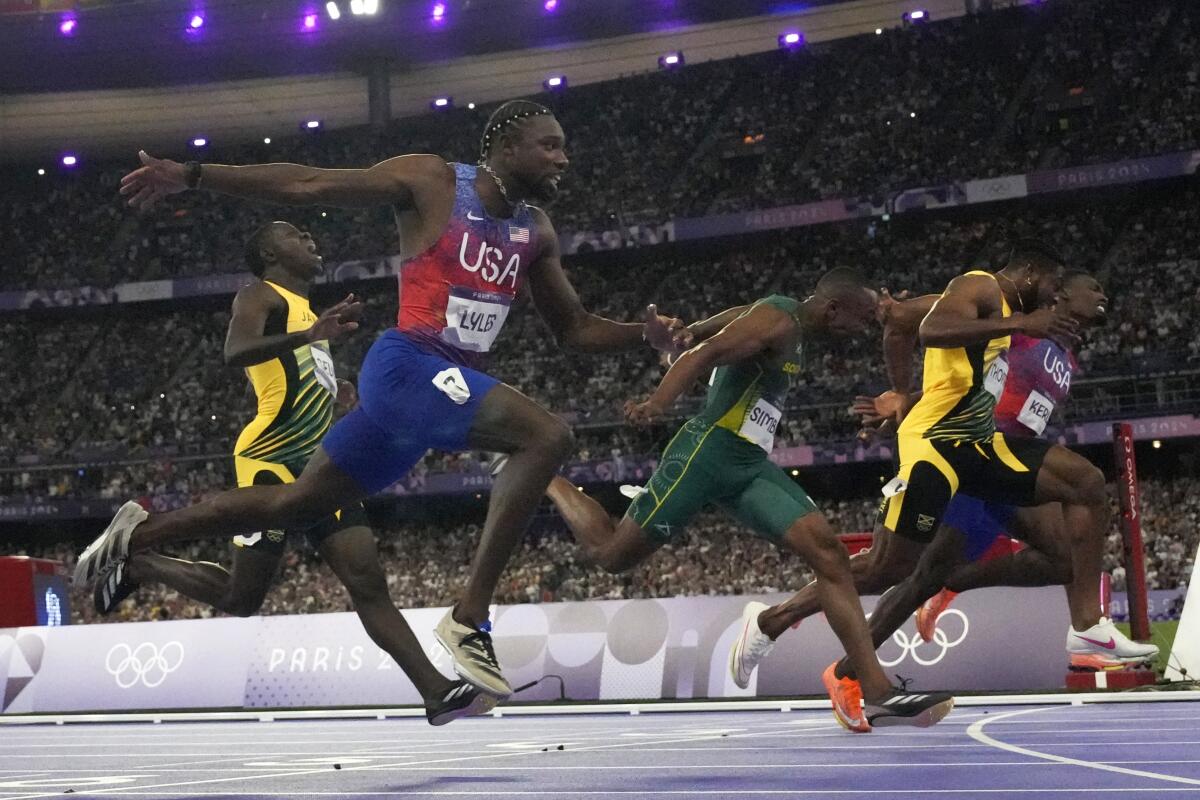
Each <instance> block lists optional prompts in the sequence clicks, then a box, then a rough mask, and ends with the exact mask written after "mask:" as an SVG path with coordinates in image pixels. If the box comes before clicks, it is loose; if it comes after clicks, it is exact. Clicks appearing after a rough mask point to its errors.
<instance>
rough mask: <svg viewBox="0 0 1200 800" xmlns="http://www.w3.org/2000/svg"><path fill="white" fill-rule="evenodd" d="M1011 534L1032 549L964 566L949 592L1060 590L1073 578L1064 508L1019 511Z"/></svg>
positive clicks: (1050, 505) (953, 576) (950, 583)
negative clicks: (1015, 588) (997, 588)
mask: <svg viewBox="0 0 1200 800" xmlns="http://www.w3.org/2000/svg"><path fill="white" fill-rule="evenodd" d="M1008 527H1009V528H1010V530H1009V533H1011V534H1012V535H1013V536H1014V537H1016V538H1018V539H1020V540H1021V541H1023V542H1025V543H1026V544H1028V545H1029V547H1027V548H1025V549H1024V550H1021V551H1019V552H1017V553H1013V554H1011V555H1005V556H1000V557H999V558H993V559H989V560H987V561H974V562H972V563H970V564H964V565H963V566H961V567H959V568H958V569H956V570H954V572H953V573H952V574H951V575H950V576H949V577H948V578H946V588H947V589H949V590H951V591H953V592H966V591H969V590H971V589H981V588H983V587H986V586H1057V585H1059V584H1065V583H1069V582H1070V581H1071V577H1072V568H1071V552H1070V548H1069V547H1068V546H1067V541H1066V535H1065V533H1064V532H1063V514H1062V506H1060V505H1059V504H1058V503H1048V504H1046V505H1044V506H1033V507H1031V508H1021V509H1017V511H1016V513H1015V514H1014V515H1013V519H1012V521H1011V522H1010V523H1009V526H1008Z"/></svg>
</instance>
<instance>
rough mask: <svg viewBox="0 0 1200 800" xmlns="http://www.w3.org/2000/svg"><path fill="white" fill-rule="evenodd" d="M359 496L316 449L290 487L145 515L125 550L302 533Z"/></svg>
mask: <svg viewBox="0 0 1200 800" xmlns="http://www.w3.org/2000/svg"><path fill="white" fill-rule="evenodd" d="M364 496H365V492H363V490H362V488H361V487H360V486H359V485H358V484H357V483H356V482H355V481H354V479H353V478H351V477H350V476H348V475H346V474H345V473H344V472H342V471H341V470H340V469H338V468H337V467H336V466H335V465H334V463H333V462H332V461H330V460H329V456H328V455H327V454H326V453H325V449H324V448H323V447H318V448H317V450H316V452H315V453H313V456H312V458H310V459H309V461H308V465H307V466H305V468H304V472H302V473H300V477H298V478H297V479H296V481H295V483H282V484H275V485H267V486H246V487H243V488H240V489H232V490H230V491H228V492H222V493H221V494H218V495H215V496H213V497H210V498H209V499H207V500H205V501H204V502H202V503H197V504H196V505H194V506H188V507H187V508H181V509H179V510H178V511H168V512H166V513H164V514H152V515H150V517H149V518H148V519H147V520H146V521H145V522H143V523H141V524H140V525H138V526H137V527H136V528H134V530H133V535H132V536H131V537H130V540H129V551H130V552H131V553H138V552H141V551H144V550H155V549H158V548H160V547H162V546H163V545H165V544H168V543H170V542H185V541H188V540H191V539H205V538H210V537H215V536H230V535H234V534H239V533H250V532H252V531H258V530H263V529H266V528H305V527H308V526H309V525H311V524H312V523H314V522H316V521H318V520H320V519H321V518H322V517H324V516H326V515H328V514H332V513H334V512H335V511H337V510H338V509H339V508H342V507H343V506H349V505H353V504H354V503H357V502H359V501H360V500H362V498H363V497H364Z"/></svg>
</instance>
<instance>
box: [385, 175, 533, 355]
mask: <svg viewBox="0 0 1200 800" xmlns="http://www.w3.org/2000/svg"><path fill="white" fill-rule="evenodd" d="M451 166H453V167H454V175H455V192H454V210H453V211H451V212H450V221H449V222H448V223H447V224H446V229H445V230H444V231H442V235H441V236H440V237H439V238H438V240H437V241H436V242H434V243H433V245H431V246H430V247H429V248H428V249H427V250H425V252H423V253H421V254H420V255H417V256H414V257H413V258H411V259H409V260H408V261H406V262H405V263H404V265H403V266H402V267H401V268H400V275H399V276H398V282H399V290H400V310H399V312H398V313H397V315H396V327H397V328H398V329H399V330H400V331H401V332H402V333H404V334H405V335H406V336H408V337H409V338H410V339H412V340H414V341H415V342H416V343H417V344H419V345H420V346H422V347H424V348H425V349H428V350H430V351H432V352H434V353H437V354H439V355H441V356H444V357H445V358H447V359H449V360H450V361H453V362H454V363H456V364H461V365H463V366H468V367H478V366H480V364H481V362H482V361H483V358H484V355H483V354H485V353H487V352H488V351H489V350H491V348H492V345H493V344H494V343H495V341H496V336H497V335H498V334H499V333H500V329H501V327H503V325H504V320H505V319H507V317H508V311H509V308H510V307H511V306H512V302H513V299H514V298H515V297H516V296H517V292H518V291H519V290H520V288H521V285H522V284H523V283H524V282H525V275H526V273H527V272H528V270H529V268H530V266H531V265H532V264H533V260H534V258H535V257H536V256H537V253H538V236H537V231H536V230H535V227H534V218H533V212H532V211H531V210H530V209H529V207H528V206H527V205H525V204H524V203H518V204H517V207H516V209H515V210H514V212H513V215H512V217H511V218H509V219H498V218H496V217H491V216H489V215H488V213H487V211H485V210H484V208H483V201H482V200H480V198H479V193H478V192H477V191H475V176H476V173H477V171H478V170H477V168H476V167H474V166H471V165H469V164H453V165H451Z"/></svg>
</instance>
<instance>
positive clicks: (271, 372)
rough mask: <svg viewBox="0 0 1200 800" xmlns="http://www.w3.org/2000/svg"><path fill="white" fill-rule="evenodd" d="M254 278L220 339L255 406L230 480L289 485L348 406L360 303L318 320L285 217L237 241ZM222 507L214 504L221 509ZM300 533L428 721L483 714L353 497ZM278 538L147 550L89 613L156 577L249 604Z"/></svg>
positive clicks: (265, 581) (300, 249)
mask: <svg viewBox="0 0 1200 800" xmlns="http://www.w3.org/2000/svg"><path fill="white" fill-rule="evenodd" d="M246 256H247V261H248V263H249V265H250V268H251V271H252V272H253V273H254V275H255V277H256V278H257V280H256V281H254V282H253V283H251V284H250V285H248V286H246V287H244V288H243V289H242V290H241V291H240V292H238V294H237V297H236V298H234V301H233V315H232V318H231V319H230V321H229V332H228V335H227V337H226V340H225V361H226V363H227V364H229V365H231V366H235V367H242V368H244V369H245V372H246V375H247V377H248V378H249V379H250V384H251V386H253V388H254V393H255V395H256V396H257V398H258V413H257V414H256V415H255V417H254V419H253V420H251V421H250V423H249V424H248V425H247V426H246V427H245V429H244V430H243V431H242V434H241V436H239V437H238V440H237V444H236V445H235V446H234V468H235V470H236V472H237V481H238V485H239V486H252V485H263V484H281V483H292V482H294V481H295V480H296V479H297V478H298V477H299V476H300V474H301V472H303V471H304V468H305V464H306V463H307V462H308V460H309V458H310V457H311V456H312V455H313V453H314V452H315V451H316V450H317V446H318V445H319V444H320V442H321V439H322V437H323V436H325V434H326V432H327V431H328V430H329V427H330V424H331V422H332V421H333V406H334V402H335V400H336V401H337V402H338V403H339V404H340V405H344V406H352V405H354V401H355V398H354V387H353V386H352V385H350V384H349V383H348V382H346V381H339V380H338V379H337V378H336V376H335V374H334V369H333V360H332V359H331V358H330V355H329V340H331V339H335V338H337V337H339V336H341V335H343V334H345V333H348V332H350V331H353V330H354V329H355V328H357V327H358V323H357V322H356V321H355V320H356V319H357V317H358V315H359V313H360V312H361V308H362V307H361V304H360V303H357V302H355V300H354V296H353V295H351V296H349V297H347V298H346V299H345V300H343V301H342V302H341V303H338V304H337V305H335V306H333V307H332V308H330V309H328V310H327V311H325V312H324V313H322V314H321V315H320V316H318V315H317V314H315V313H313V310H312V307H311V306H310V305H309V301H308V292H309V288H310V286H311V284H312V281H313V279H314V278H315V277H316V275H317V274H318V273H319V272H320V271H321V257H320V255H318V254H317V248H316V244H315V243H314V242H313V241H312V237H311V236H309V235H308V234H307V233H304V232H302V231H300V230H298V229H296V228H295V227H294V226H292V225H289V224H287V223H285V222H274V223H271V224H269V225H266V226H264V227H263V228H260V229H259V230H258V231H257V232H256V233H255V234H254V235H253V236H252V237H251V238H250V242H249V244H248V245H247V248H246ZM218 513H219V512H218ZM297 533H301V534H303V535H304V536H305V537H306V538H307V539H308V540H309V542H310V543H311V545H312V547H313V549H315V550H316V551H317V552H318V553H319V554H320V555H321V558H322V560H323V561H324V562H325V563H326V564H328V565H329V567H330V568H331V569H332V570H333V572H334V574H336V575H337V576H338V579H339V580H341V582H342V584H343V585H344V586H345V587H346V590H347V592H348V593H349V595H350V600H351V602H352V603H353V605H354V610H355V611H356V612H357V613H358V616H359V618H360V619H361V620H362V623H363V627H364V628H365V629H366V632H367V634H368V635H369V636H370V637H371V639H372V640H373V641H374V642H375V644H377V645H378V646H379V648H380V649H381V650H383V651H385V652H387V653H388V654H389V655H391V656H392V658H394V659H395V660H396V662H397V663H398V664H399V665H400V667H401V668H402V669H403V670H404V672H405V673H406V674H407V675H408V677H409V679H410V680H412V682H413V685H414V686H415V687H416V688H417V691H418V692H420V694H421V696H422V698H423V699H424V702H425V711H426V718H427V719H428V721H429V722H430V723H431V724H433V725H444V724H446V723H447V722H450V721H451V720H454V719H457V718H458V717H462V716H468V715H472V714H480V713H483V712H486V711H488V710H490V709H491V708H492V707H493V706H494V705H495V704H496V701H495V699H494V698H493V697H491V696H490V695H487V694H484V693H482V692H480V691H479V690H477V689H476V688H475V687H473V686H471V685H470V684H468V683H466V682H464V681H461V680H450V679H447V678H445V677H444V676H443V675H442V674H441V673H440V672H438V671H437V669H436V668H435V667H434V666H433V664H432V663H430V661H429V659H428V658H427V657H426V656H425V654H424V651H423V648H422V647H421V644H420V642H419V641H418V640H417V638H416V636H414V635H413V632H412V629H411V628H410V627H409V625H408V623H407V622H406V621H405V620H404V617H403V616H402V615H401V614H400V612H399V611H398V610H397V609H396V607H395V605H394V604H393V603H392V600H391V597H390V596H389V593H388V588H387V580H386V577H385V575H384V572H383V567H382V566H381V565H380V562H379V554H378V552H377V550H376V546H375V536H374V534H373V533H372V531H371V529H370V527H369V524H368V522H367V518H366V514H365V513H364V512H363V508H362V504H361V503H355V504H354V505H353V506H349V507H347V508H344V509H342V510H340V511H337V512H335V513H333V514H330V515H329V516H327V517H325V518H324V519H322V520H320V521H319V522H318V523H317V524H316V525H313V526H311V527H308V528H305V529H303V530H301V531H297ZM285 539H286V534H285V533H284V531H282V530H265V531H259V532H255V533H252V534H249V535H243V536H235V537H233V541H234V544H235V545H237V546H236V547H235V548H234V553H233V565H232V569H230V570H226V569H224V568H223V567H221V566H220V565H218V564H213V563H209V562H193V561H184V560H182V559H177V558H169V557H167V556H164V555H161V554H159V553H155V552H152V551H144V552H140V553H136V554H134V555H133V556H132V557H131V558H129V559H128V560H122V561H118V562H116V563H115V564H114V565H113V567H112V568H111V569H109V570H107V571H105V572H104V573H102V575H101V578H100V580H99V581H98V582H97V584H96V589H95V594H94V601H95V605H96V609H97V611H99V612H100V613H102V614H103V613H108V612H110V611H112V610H113V609H114V608H115V607H116V606H117V604H119V603H120V602H121V601H122V600H123V599H125V598H126V597H128V596H129V595H130V594H131V593H132V592H134V591H135V590H136V589H137V587H138V585H139V584H140V583H143V582H145V583H163V584H166V585H168V586H171V587H172V588H174V589H176V590H177V591H179V592H181V593H182V594H184V595H187V596H188V597H192V598H195V599H197V600H200V601H201V602H204V603H207V604H209V605H211V606H213V607H215V608H217V609H219V610H221V611H224V612H226V613H228V614H236V615H239V616H248V615H251V614H254V613H257V612H258V609H259V607H260V606H261V605H262V603H263V600H264V598H265V596H266V593H267V590H268V589H269V588H270V585H271V581H272V579H273V578H274V575H275V573H276V571H277V570H278V567H279V561H280V558H281V556H282V555H283V550H284V541H285Z"/></svg>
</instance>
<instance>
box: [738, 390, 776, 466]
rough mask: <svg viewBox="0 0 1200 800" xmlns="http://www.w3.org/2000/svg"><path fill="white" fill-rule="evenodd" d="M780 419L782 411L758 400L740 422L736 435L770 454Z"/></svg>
mask: <svg viewBox="0 0 1200 800" xmlns="http://www.w3.org/2000/svg"><path fill="white" fill-rule="evenodd" d="M781 419H783V412H782V411H780V410H779V409H778V408H776V407H775V406H773V405H771V404H770V403H768V402H767V401H766V400H759V401H758V402H757V403H755V404H754V408H752V409H750V413H749V414H747V415H746V418H745V419H744V420H743V421H742V427H741V429H740V430H738V435H739V436H741V437H742V438H743V439H747V440H749V441H751V442H754V443H755V444H756V445H758V446H759V447H761V448H762V449H763V450H766V451H767V452H768V453H770V452H771V450H773V449H774V448H775V429H776V428H778V427H779V420H781Z"/></svg>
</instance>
